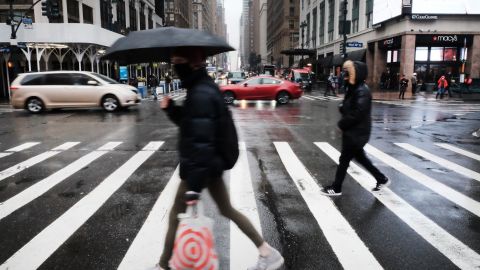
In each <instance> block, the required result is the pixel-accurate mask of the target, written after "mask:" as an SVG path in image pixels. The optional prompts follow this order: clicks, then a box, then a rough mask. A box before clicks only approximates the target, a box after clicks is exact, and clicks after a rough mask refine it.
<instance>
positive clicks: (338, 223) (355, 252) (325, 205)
mask: <svg viewBox="0 0 480 270" xmlns="http://www.w3.org/2000/svg"><path fill="white" fill-rule="evenodd" d="M274 145H275V147H276V149H277V152H278V154H279V155H280V159H281V160H282V162H283V164H284V165H285V168H286V169H287V171H288V173H289V175H290V177H291V178H292V180H293V182H294V183H295V185H296V186H297V188H298V190H299V191H300V194H301V195H302V197H303V199H304V200H305V202H306V203H307V206H308V208H309V209H310V212H311V213H312V214H313V216H314V217H315V219H316V220H317V223H318V225H320V228H321V229H322V231H323V233H324V235H325V237H326V238H327V240H328V242H329V244H330V246H331V247H332V249H333V251H334V252H335V254H336V255H337V257H338V260H339V261H340V263H341V264H342V266H343V268H345V269H383V268H382V266H381V265H380V264H379V263H378V261H377V259H375V257H374V256H373V255H372V253H371V252H370V251H369V250H368V248H367V247H366V246H365V244H364V243H363V242H362V240H361V239H360V238H359V237H358V235H357V234H356V232H355V231H354V229H353V228H352V227H351V226H350V224H349V223H348V222H347V220H346V219H345V218H344V217H343V216H342V214H341V213H340V211H339V210H338V209H337V208H336V206H335V204H334V203H333V202H332V200H331V199H329V198H328V197H326V196H323V195H321V193H320V188H319V186H318V184H317V183H316V181H315V180H314V179H313V177H312V176H311V175H310V173H308V171H307V170H306V168H305V167H304V166H303V164H302V163H301V161H300V160H299V159H298V157H297V156H296V155H295V153H294V152H293V151H292V149H291V148H290V146H289V145H288V143H286V142H274Z"/></svg>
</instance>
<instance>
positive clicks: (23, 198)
mask: <svg viewBox="0 0 480 270" xmlns="http://www.w3.org/2000/svg"><path fill="white" fill-rule="evenodd" d="M120 144H121V142H109V143H107V144H105V145H103V146H102V147H100V148H99V149H98V150H96V151H93V152H91V153H89V154H87V155H85V156H83V157H81V158H79V159H77V160H76V161H74V162H73V163H71V164H69V165H67V166H66V167H64V168H63V169H61V170H59V171H58V172H56V173H54V174H52V175H50V176H49V177H47V178H45V179H43V180H41V181H39V182H38V183H36V184H34V185H32V186H31V187H29V188H27V189H26V190H24V191H22V192H20V193H19V194H17V195H15V196H14V197H12V198H10V199H8V200H6V201H4V202H3V203H2V204H0V220H2V219H3V218H5V217H7V216H8V215H10V214H11V213H13V212H14V211H16V210H17V209H19V208H20V207H23V206H24V205H26V204H28V203H30V202H31V201H33V200H35V199H36V198H38V197H40V196H41V195H42V194H44V193H45V192H47V191H48V190H50V189H51V188H52V187H54V186H55V185H57V184H58V183H60V182H62V181H63V180H65V179H67V178H68V177H70V176H72V175H73V174H74V173H76V172H78V171H80V170H81V169H82V168H84V167H85V166H87V165H88V164H90V163H91V162H93V161H94V160H96V159H97V158H99V157H101V156H103V155H104V154H106V153H107V151H110V150H113V149H114V148H115V147H117V146H118V145H120Z"/></svg>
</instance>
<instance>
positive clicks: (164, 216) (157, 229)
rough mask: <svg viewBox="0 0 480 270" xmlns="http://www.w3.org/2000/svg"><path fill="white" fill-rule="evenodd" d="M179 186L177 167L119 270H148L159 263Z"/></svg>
mask: <svg viewBox="0 0 480 270" xmlns="http://www.w3.org/2000/svg"><path fill="white" fill-rule="evenodd" d="M179 184H180V176H179V167H177V169H176V170H175V172H174V173H173V176H172V177H171V178H170V181H168V184H167V185H166V186H165V189H164V190H163V191H162V193H160V196H159V197H158V199H157V201H156V202H155V205H154V206H153V208H152V210H151V211H150V214H148V217H147V219H146V220H145V223H144V224H143V226H142V228H141V229H140V231H139V232H138V234H137V236H136V237H135V239H134V240H133V242H132V244H131V245H130V247H129V248H128V251H127V253H126V254H125V256H124V257H123V260H122V262H121V263H120V265H119V266H118V268H117V269H118V270H131V269H148V268H152V267H153V266H154V265H155V264H156V263H158V260H159V258H160V255H161V253H162V250H163V244H164V241H165V236H166V234H167V228H168V218H169V212H170V209H171V207H172V205H173V201H174V200H175V195H176V193H177V189H178V186H179Z"/></svg>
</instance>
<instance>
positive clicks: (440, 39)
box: [433, 35, 458, 42]
mask: <svg viewBox="0 0 480 270" xmlns="http://www.w3.org/2000/svg"><path fill="white" fill-rule="evenodd" d="M433 41H435V42H457V41H458V38H457V35H453V36H451V35H450V36H433Z"/></svg>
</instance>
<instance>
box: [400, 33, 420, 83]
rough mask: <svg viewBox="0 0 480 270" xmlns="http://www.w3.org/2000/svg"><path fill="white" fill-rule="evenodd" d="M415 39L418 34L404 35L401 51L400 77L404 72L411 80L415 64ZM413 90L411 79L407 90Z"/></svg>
mask: <svg viewBox="0 0 480 270" xmlns="http://www.w3.org/2000/svg"><path fill="white" fill-rule="evenodd" d="M415 40H416V35H404V36H402V49H401V51H400V77H402V74H405V76H406V77H407V78H408V79H409V80H410V78H412V75H413V72H414V67H415V66H414V65H415ZM411 90H412V83H411V82H410V81H409V83H408V88H407V92H409V91H411Z"/></svg>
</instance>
